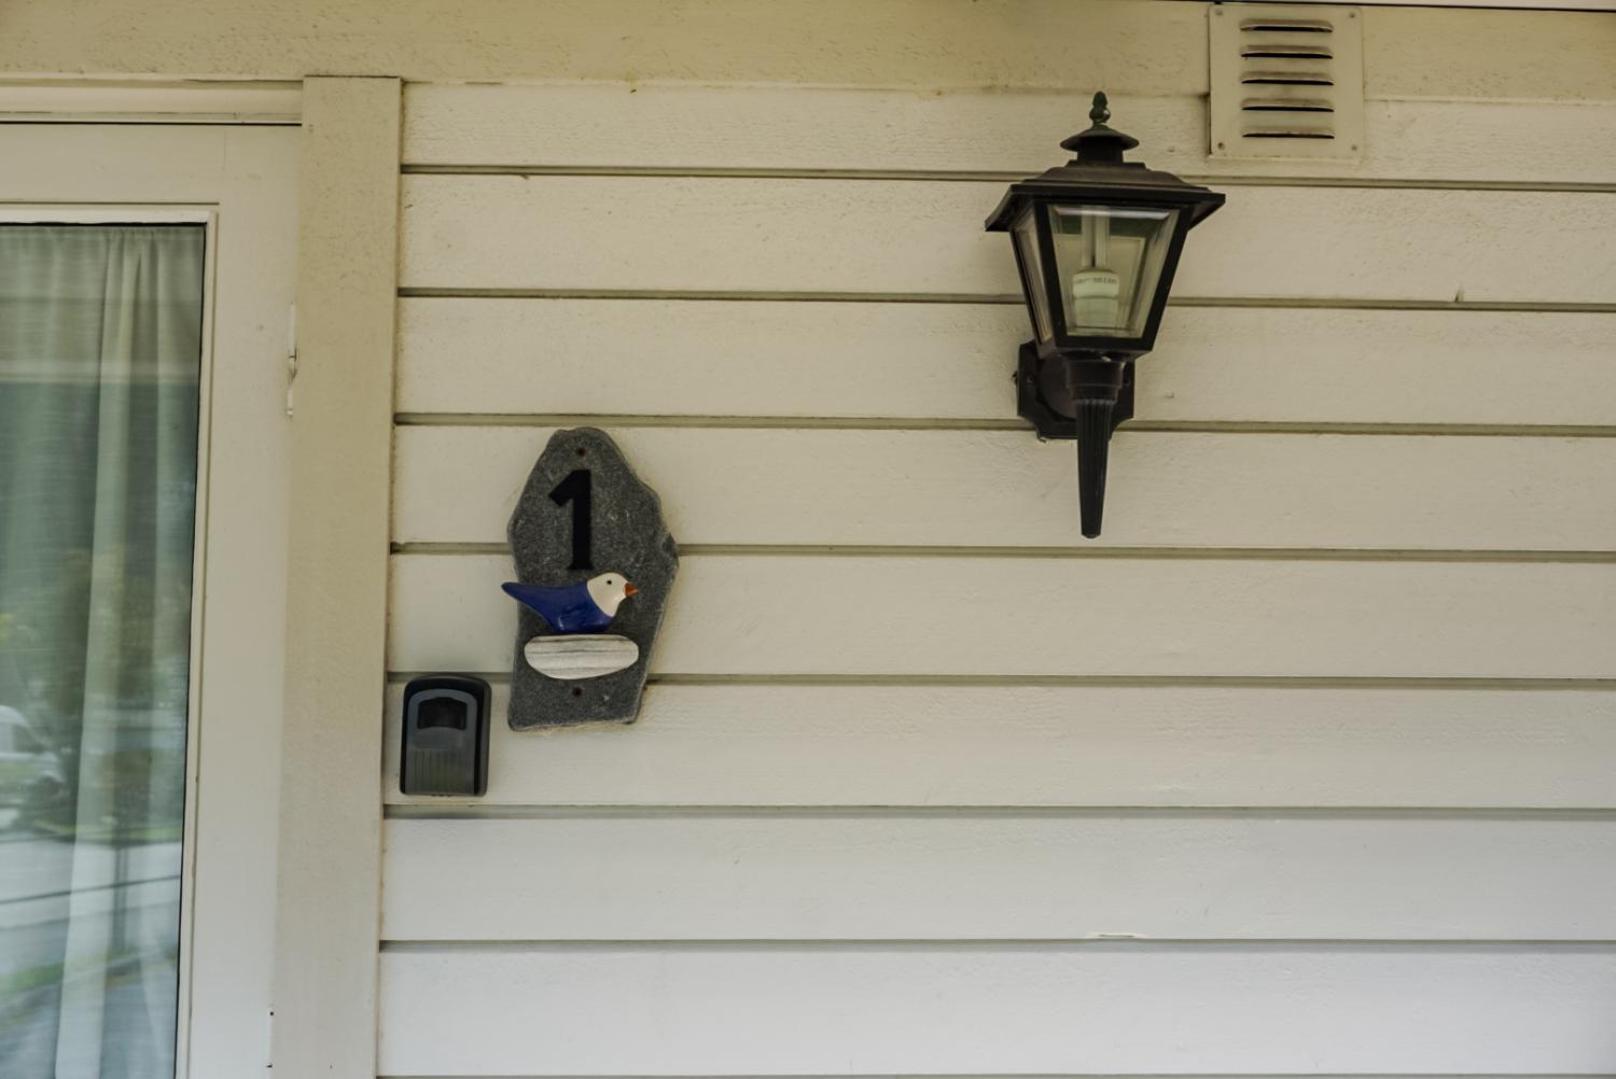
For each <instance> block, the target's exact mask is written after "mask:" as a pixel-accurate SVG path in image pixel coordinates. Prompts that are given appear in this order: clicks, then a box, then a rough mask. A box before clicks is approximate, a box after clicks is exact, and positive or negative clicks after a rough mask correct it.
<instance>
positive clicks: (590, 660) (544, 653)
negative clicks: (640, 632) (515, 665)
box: [522, 633, 640, 681]
mask: <svg viewBox="0 0 1616 1079" xmlns="http://www.w3.org/2000/svg"><path fill="white" fill-rule="evenodd" d="M522 654H523V655H524V656H526V657H527V663H528V666H530V667H532V668H533V669H534V670H536V671H538V672H539V673H540V674H542V675H545V676H546V677H549V678H555V679H559V680H561V681H575V680H577V679H580V678H599V677H600V676H601V675H603V674H612V673H614V672H616V671H621V670H623V669H625V668H627V667H632V666H634V663H635V661H636V660H638V659H639V658H640V646H639V645H637V644H635V643H634V642H633V641H631V640H629V639H628V638H627V637H620V636H618V635H617V634H615V633H579V634H566V635H561V636H556V637H534V638H533V639H532V640H530V641H528V642H527V644H525V645H523V646H522Z"/></svg>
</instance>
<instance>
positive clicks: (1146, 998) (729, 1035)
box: [381, 881, 1616, 1076]
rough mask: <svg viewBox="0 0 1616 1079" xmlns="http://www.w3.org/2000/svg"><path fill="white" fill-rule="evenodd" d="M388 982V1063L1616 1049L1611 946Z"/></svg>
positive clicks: (740, 959)
mask: <svg viewBox="0 0 1616 1079" xmlns="http://www.w3.org/2000/svg"><path fill="white" fill-rule="evenodd" d="M1006 886H1007V887H1013V882H1010V881H1007V882H1006ZM646 900H647V902H654V901H655V900H654V897H652V896H647V897H646ZM381 985H382V994H381V1013H382V1017H383V1018H382V1029H381V1069H382V1071H383V1072H384V1073H385V1074H391V1075H498V1076H513V1075H539V1074H545V1075H575V1076H582V1075H614V1076H619V1075H635V1076H652V1075H679V1076H687V1075H757V1076H761V1075H897V1074H903V1075H914V1074H930V1075H1006V1074H1031V1075H1068V1074H1080V1075H1093V1074H1131V1073H1145V1074H1170V1073H1190V1074H1207V1073H1213V1074H1216V1073H1229V1074H1238V1075H1252V1074H1261V1073H1277V1074H1286V1075H1295V1074H1341V1073H1384V1072H1394V1073H1397V1072H1402V1073H1416V1072H1421V1073H1437V1074H1444V1075H1452V1074H1454V1073H1462V1072H1478V1073H1483V1074H1488V1075H1496V1074H1501V1073H1504V1074H1507V1073H1518V1074H1532V1075H1545V1074H1556V1073H1559V1074H1579V1073H1583V1074H1592V1073H1602V1072H1604V1071H1606V1070H1607V1069H1608V1068H1609V1067H1610V1062H1611V1060H1612V1059H1613V1057H1616V1026H1613V1025H1612V1024H1611V1022H1610V1010H1611V1009H1610V1005H1611V1000H1612V999H1613V998H1616V954H1613V953H1612V951H1610V950H1608V949H1606V948H1593V949H1566V950H1559V949H1550V950H1538V951H1531V950H1522V949H1518V948H1483V949H1479V950H1474V951H1469V950H1462V949H1460V950H1455V949H1450V948H1431V947H1418V946H1402V947H1397V948H1379V947H1368V948H1354V947H1340V946H1337V947H1327V948H1305V947H1294V946H1293V947H1262V946H1257V945H1234V946H1225V947H1204V948H1198V949H1189V950H1185V949H1181V948H1137V947H1134V948H1130V947H1126V946H1105V945H1087V946H1084V945H1068V946H1057V945H1047V944H1039V945H1027V946H1022V947H1006V946H1002V945H1000V946H962V947H952V948H948V947H945V948H938V949H934V948H927V947H905V946H896V945H886V946H883V945H880V944H874V945H863V946H853V947H845V948H833V949H825V948H814V947H801V946H790V945H782V946H774V947H751V948H748V947H737V946H726V947H719V948H705V947H703V948H680V947H677V946H673V947H670V946H650V947H646V948H643V949H633V948H630V949H624V948H617V947H607V948H600V947H587V946H586V947H572V948H569V947H547V948H540V949H524V948H521V947H515V948H511V949H502V948H498V947H496V948H492V949H480V950H471V951H454V950H451V951H440V950H437V949H431V950H425V951H412V950H405V951H392V952H387V953H384V954H383V956H382V972H381Z"/></svg>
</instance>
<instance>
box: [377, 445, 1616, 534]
mask: <svg viewBox="0 0 1616 1079" xmlns="http://www.w3.org/2000/svg"><path fill="white" fill-rule="evenodd" d="M553 433H554V432H553V429H550V428H531V427H406V428H401V429H399V431H398V435H397V442H396V466H397V470H398V489H399V497H398V498H397V499H395V500H394V503H393V537H394V539H395V540H396V541H399V542H405V543H409V542H438V543H443V542H450V543H454V542H460V543H496V544H499V545H501V546H503V542H504V536H505V526H506V523H507V521H508V520H509V519H510V515H511V511H512V510H513V509H514V508H515V505H516V500H517V498H518V497H520V495H521V490H522V485H523V484H524V483H525V482H526V480H527V474H528V470H529V469H531V468H532V467H533V460H534V458H536V457H537V456H538V454H539V452H540V451H541V450H542V449H543V448H544V444H545V442H546V441H547V440H548V439H549V437H550V436H551V434H553ZM609 433H610V434H611V435H612V437H613V438H614V439H615V440H616V441H617V443H618V444H619V445H620V446H622V447H623V451H624V452H625V453H627V454H628V456H629V459H630V460H632V461H634V462H635V463H636V470H637V471H638V472H639V474H640V476H641V478H642V479H644V480H645V481H646V482H647V483H649V484H651V486H653V487H655V488H656V489H657V490H658V491H659V492H660V493H661V495H662V499H663V504H664V506H665V507H666V514H667V518H668V527H669V528H670V529H671V530H672V531H673V534H674V535H675V536H677V537H678V538H679V540H680V541H681V542H683V543H687V544H835V545H861V544H877V545H900V546H902V545H922V546H925V545H930V546H939V547H943V546H962V547H994V546H1007V547H1039V546H1052V547H1053V546H1068V545H1078V544H1083V543H1084V540H1083V538H1082V536H1081V534H1080V533H1079V531H1078V522H1077V520H1076V517H1075V515H1074V514H1073V513H1072V500H1073V498H1074V497H1075V492H1076V490H1077V455H1076V453H1075V452H1074V451H1073V446H1072V443H1071V442H1044V443H1040V442H1038V441H1037V440H1035V439H1032V438H1029V437H1028V436H1027V434H1026V432H1025V431H846V430H806V431H805V430H724V429H712V428H663V429H658V428H650V429H643V428H642V429H634V428H628V429H613V430H611V431H609ZM1545 476H1553V477H1554V478H1555V482H1553V483H1543V482H1541V480H1542V478H1543V477H1545ZM1594 490H1611V491H1616V439H1607V438H1555V439H1548V438H1489V437H1479V438H1457V437H1456V438H1430V437H1404V438H1395V437H1393V438H1364V437H1360V436H1355V435H1317V434H1308V435H1303V434H1278V435H1242V434H1175V433H1166V432H1142V433H1139V434H1132V433H1129V432H1128V431H1127V430H1126V429H1124V430H1122V431H1120V432H1119V433H1118V434H1117V436H1116V438H1115V439H1114V440H1113V442H1112V448H1111V466H1110V478H1109V481H1108V497H1107V499H1106V512H1105V523H1106V529H1105V534H1104V537H1103V540H1102V543H1101V544H1100V545H1103V546H1161V547H1317V548H1466V549H1475V550H1489V549H1503V550H1511V549H1514V550H1546V551H1547V550H1593V549H1601V548H1604V549H1609V548H1611V545H1612V543H1613V542H1616V498H1613V499H1590V498H1588V497H1587V492H1589V491H1594Z"/></svg>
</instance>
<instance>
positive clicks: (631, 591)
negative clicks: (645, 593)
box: [623, 582, 639, 598]
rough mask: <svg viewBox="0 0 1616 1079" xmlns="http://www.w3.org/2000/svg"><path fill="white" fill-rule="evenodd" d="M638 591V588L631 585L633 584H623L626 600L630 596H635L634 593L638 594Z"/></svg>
mask: <svg viewBox="0 0 1616 1079" xmlns="http://www.w3.org/2000/svg"><path fill="white" fill-rule="evenodd" d="M638 591H639V589H638V588H635V587H634V586H633V585H631V584H629V583H627V582H624V584H623V595H624V597H625V598H626V597H628V596H632V595H634V593H636V592H638Z"/></svg>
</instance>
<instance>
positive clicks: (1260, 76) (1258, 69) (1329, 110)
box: [1207, 3, 1364, 161]
mask: <svg viewBox="0 0 1616 1079" xmlns="http://www.w3.org/2000/svg"><path fill="white" fill-rule="evenodd" d="M1207 21H1208V23H1209V32H1208V34H1207V41H1208V49H1209V52H1210V55H1209V60H1210V73H1211V101H1210V107H1209V108H1208V119H1209V126H1210V139H1209V150H1208V154H1209V156H1210V157H1211V158H1212V159H1213V160H1228V161H1283V160H1327V161H1357V160H1360V159H1361V158H1362V157H1363V150H1364V99H1363V14H1362V9H1360V8H1356V7H1345V6H1343V7H1335V6H1329V7H1326V6H1322V5H1318V4H1305V5H1304V4H1268V3H1229V4H1214V5H1212V6H1211V7H1210V8H1209V10H1208V12H1207Z"/></svg>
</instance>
